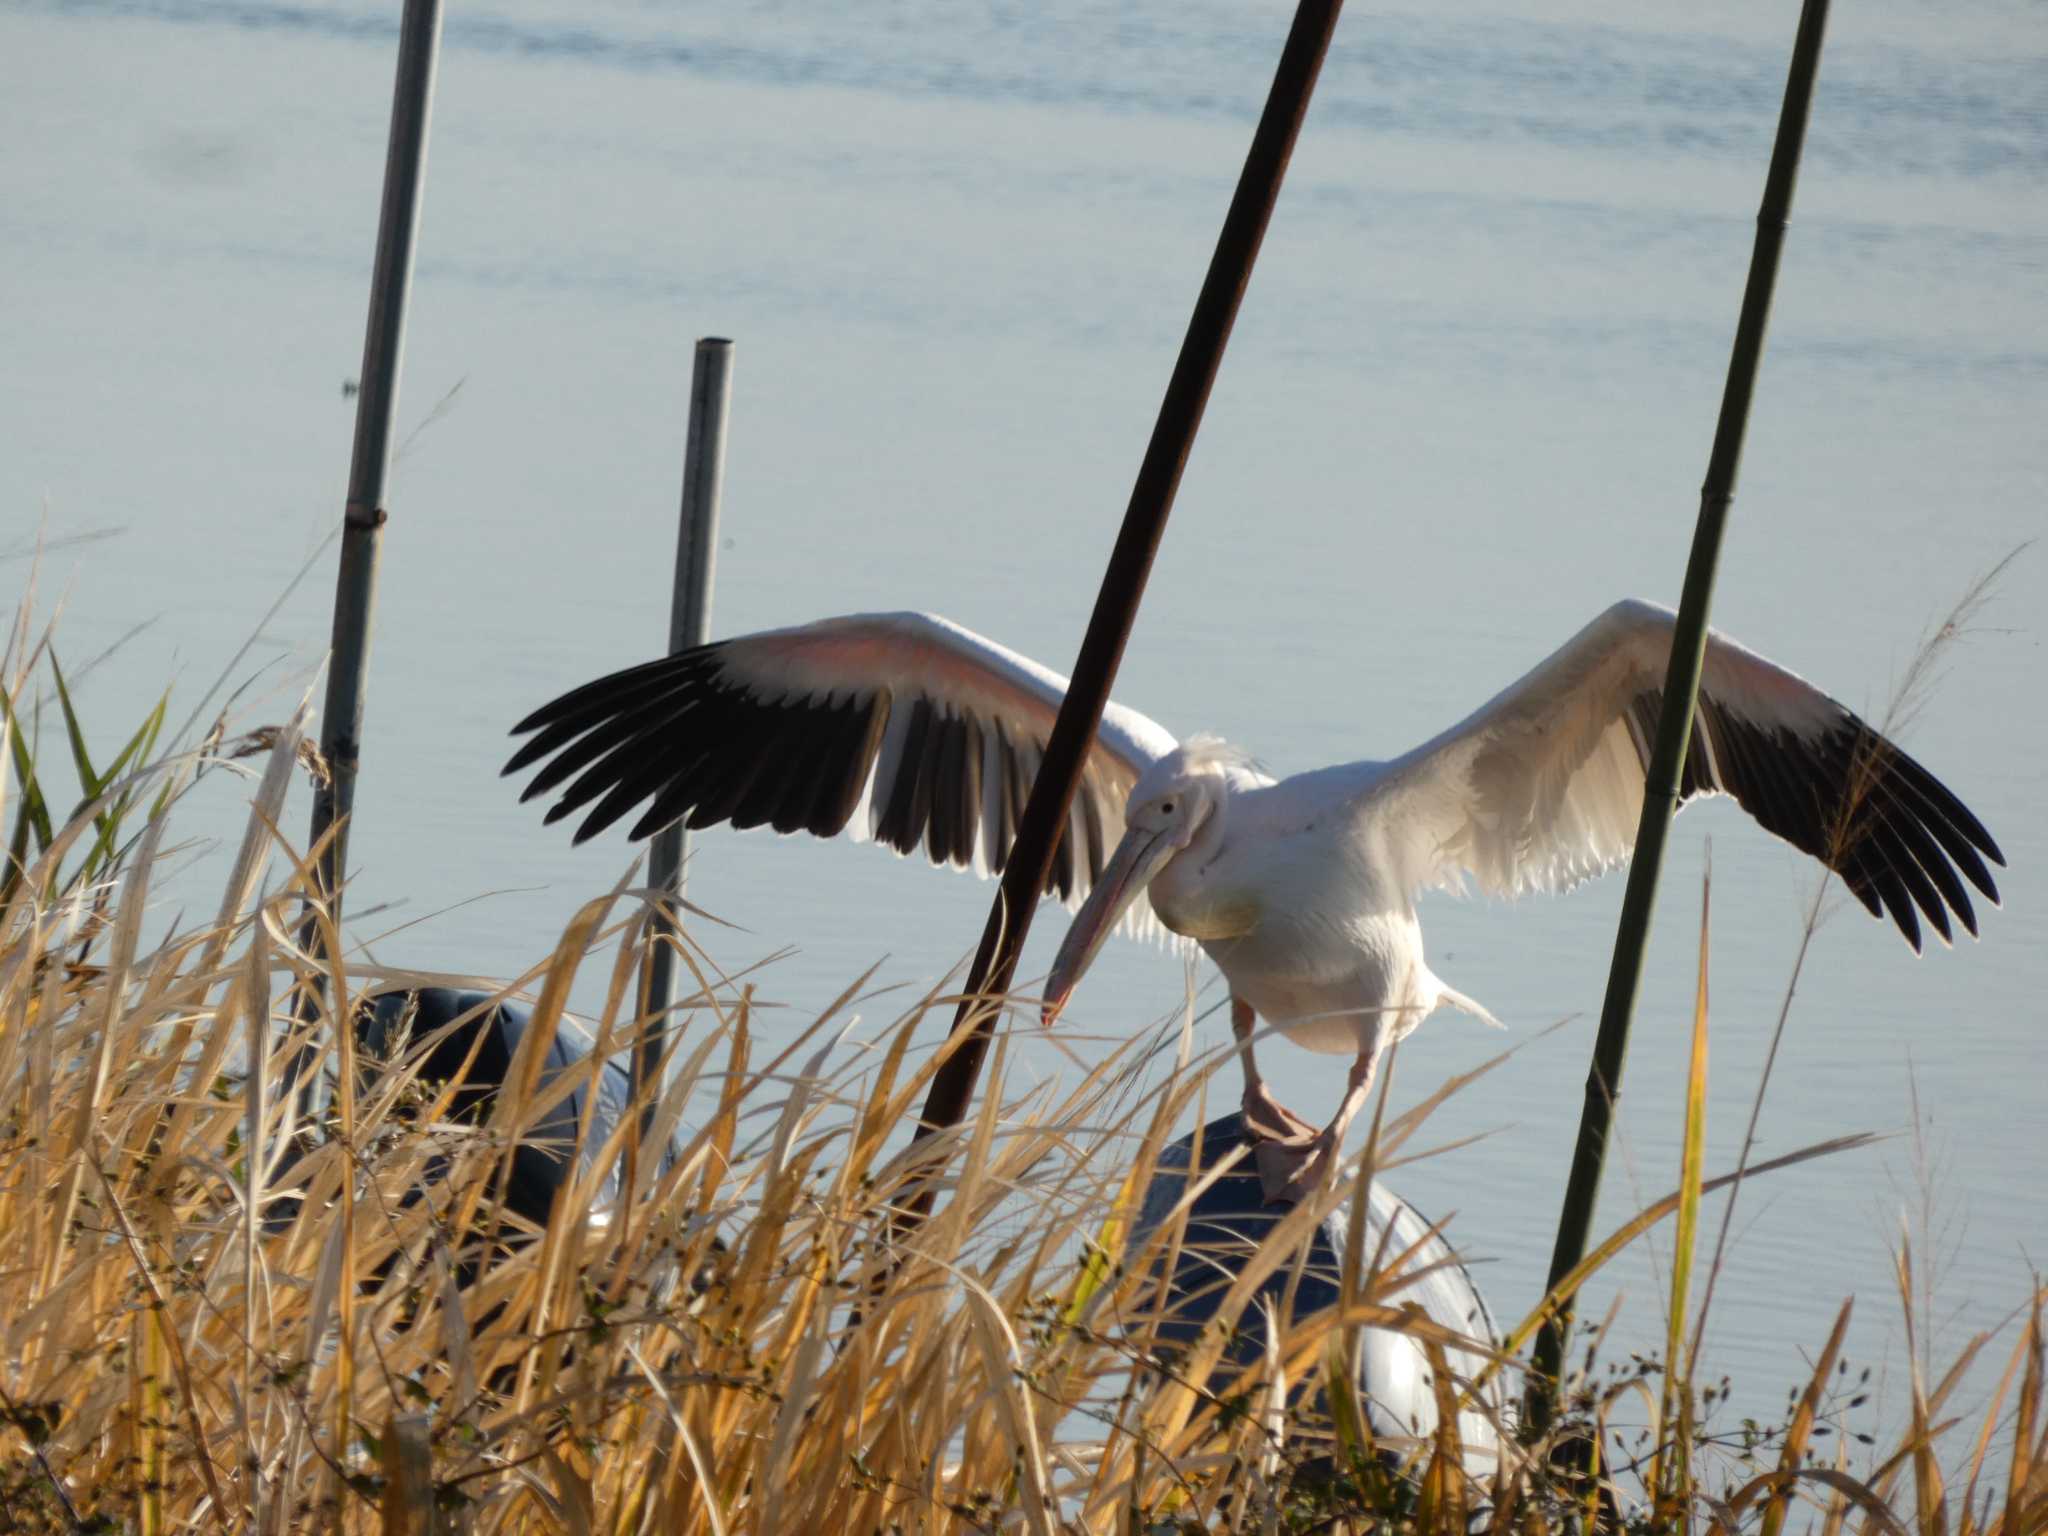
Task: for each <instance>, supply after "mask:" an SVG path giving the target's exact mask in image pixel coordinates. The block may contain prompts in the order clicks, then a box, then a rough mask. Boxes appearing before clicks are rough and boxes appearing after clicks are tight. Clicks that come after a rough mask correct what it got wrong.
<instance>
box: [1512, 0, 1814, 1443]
mask: <svg viewBox="0 0 2048 1536" xmlns="http://www.w3.org/2000/svg"><path fill="white" fill-rule="evenodd" d="M1827 12H1828V6H1827V0H1806V5H1805V8H1804V9H1803V11H1802V12H1801V14H1800V18H1799V31H1798V34H1797V36H1796V37H1795V39H1794V40H1793V44H1792V64H1791V69H1790V71H1789V73H1788V75H1787V78H1786V81H1785V100H1784V105H1783V107H1782V108H1781V110H1780V112H1779V116H1778V137H1777V143H1776V145H1775V147H1774V148H1773V149H1772V151H1771V167H1770V172H1769V174H1768V175H1767V176H1766V177H1765V180H1764V195H1763V202H1762V204H1761V206H1760V207H1759V209H1758V212H1757V216H1756V244H1755V246H1754V248H1753V250H1752V251H1751V254H1750V260H1749V279H1748V282H1747V284H1746V285H1745V286H1744V288H1743V292H1742V309H1741V313H1740V315H1739V317H1738V318H1737V320H1736V324H1735V345H1734V348H1733V351H1732V353H1731V355H1730V357H1729V360H1728V381H1727V384H1726V387H1725V388H1724V389H1723V391H1722V395H1721V415H1720V419H1719V421H1718V422H1717V424H1716V425H1715V428H1714V446H1713V449H1712V451H1711V452H1710V453H1709V455H1708V458H1707V475H1706V480H1705V481H1704V483H1703V484H1702V485H1701V487H1700V511H1699V520H1698V522H1697V523H1696V524H1695V525H1694V529H1693V539H1692V553H1691V555H1690V556H1689V557H1688V559H1687V562H1686V567H1685V586H1684V589H1683V591H1682V592H1681V594H1680V597H1679V603H1678V620H1677V625H1676V628H1675V630H1674V632H1673V634H1672V640H1671V664H1670V668H1669V670H1668V671H1667V672H1666V673H1665V677H1664V705H1663V712H1662V714H1661V715H1660V716H1659V718H1658V721H1657V739H1656V742H1655V744H1654V746H1653V747H1652V749H1651V753H1650V767H1649V772H1648V776H1647V783H1646V786H1645V789H1644V793H1643V814H1642V820H1641V822H1640V823H1639V825H1638V826H1637V829H1636V844H1635V855H1634V857H1633V859H1632V860H1631V861H1630V864H1629V871H1628V888H1627V890H1626V892H1625V893H1624V894H1623V897H1622V904H1621V922H1620V925H1619V928H1618V931H1617V932H1616V934H1615V940H1614V958H1613V961H1612V964H1611V965H1610V967H1609V970H1608V974H1607V995H1606V998H1605V1001H1604V1002H1603V1003H1602V1004H1601V1008H1600V1032H1599V1036H1598V1038H1597V1039H1596V1040H1595V1042H1594V1046H1593V1064H1592V1067H1591V1070H1590V1071H1588V1073H1587V1074H1586V1092H1585V1104H1584V1107H1583V1108H1582V1110H1581V1112H1580V1119H1579V1135H1578V1142H1577V1144H1576V1146H1575V1147H1574V1148H1573V1152H1572V1170H1571V1176H1570V1178H1569V1180H1568V1181H1567V1183H1566V1185H1565V1195H1564V1207H1563V1210H1562V1211H1561V1212H1560V1214H1559V1216H1558V1225H1557V1244H1556V1247H1555V1250H1554V1251H1553V1253H1552V1255H1551V1259H1550V1278H1549V1280H1548V1281H1547V1282H1546V1289H1547V1290H1555V1289H1556V1287H1557V1286H1558V1284H1559V1283H1560V1282H1561V1281H1562V1280H1563V1279H1564V1278H1565V1276H1567V1275H1568V1274H1570V1273H1571V1271H1572V1270H1573V1269H1574V1268H1575V1267H1576V1266H1577V1265H1578V1262H1579V1260H1580V1259H1581V1258H1583V1257H1584V1255H1585V1251H1586V1241H1587V1238H1588V1236H1589V1235H1590V1233H1591V1231H1592V1226H1593V1207H1594V1203H1595V1200H1596V1198H1597V1197H1598V1195H1599V1189H1600V1172H1601V1168H1602V1166H1603V1163H1604V1161H1605V1158H1606V1155H1607V1136H1608V1131H1609V1129H1610V1127H1611V1126H1612V1124H1613V1120H1614V1106H1615V1105H1616V1103H1618V1102H1619V1101H1620V1098H1621V1073H1622V1068H1623V1066H1624V1065H1625V1064H1626V1061H1627V1057H1628V1030H1629V1022H1630V1019H1631V1017H1632V1016H1633V1014H1634V1011H1635V1001H1636V992H1637V990H1638V988H1639V987H1640V985H1641V982H1642V976H1643V955H1644V951H1645V950H1646V948H1647V947H1648V944H1649V936H1650V920H1651V916H1652V913H1653V910H1654V908H1655V905H1656V896H1657V875H1658V871H1659V870H1660V869H1661V868H1662V866H1663V862H1664V846H1665V842H1666V835H1667V833H1668V832H1669V830H1670V826H1671V818H1672V815H1673V814H1674V813H1675V812H1676V811H1677V809H1678V787H1679V774H1680V770H1681V768H1682V767H1683V765H1684V763H1685V753H1686V748H1687V745H1688V743H1689V742H1690V740H1691V736H1692V721H1693V704H1694V700H1695V697H1696V695H1697V694H1698V692H1699V684H1700V670H1701V668H1702V666H1703V665H1704V664H1705V660H1706V650H1707V612H1708V609H1709V607H1710V606H1711V604H1712V599H1713V593H1714V575H1715V572H1716V570H1717V569H1718V567H1719V564H1720V559H1721V536H1722V532H1723V530H1724V529H1725V528H1726V526H1727V522H1728V509H1729V506H1730V505H1731V504H1732V503H1733V502H1734V500H1735V479H1736V472H1737V470H1738V469H1739V468H1740V466H1741V462H1742V439H1743V434H1744V432H1745V431H1746V430H1747V428H1748V425H1749V407H1750V400H1751V398H1752V396H1753V395H1754V394H1755V391H1756V376H1757V370H1758V367H1759V365H1760V364H1761V362H1762V360H1763V351H1764V332H1765V330H1766V328H1767V326H1768V324H1769V320H1770V312H1771V291H1772V288H1773V287H1774V286H1775V284H1776V282H1777V276H1778V257H1779V254H1780V253H1781V251H1782V250H1783V249H1784V244H1785V226H1786V224H1787V223H1788V222H1789V220H1790V217H1791V213H1792V192H1793V188H1794V186H1795V184H1796V183H1797V181H1798V179H1799V155H1800V150H1801V148H1802V146H1803V145H1804V143H1805V141H1806V121H1807V116H1808V112H1809V110H1810V108H1811V106H1812V103H1813V82H1814V77H1815V75H1816V73H1817V72H1818V71H1819V68H1820V51H1821V41H1822V37H1823V35H1824V34H1825V32H1826V30H1827ZM1571 1300H1572V1298H1569V1297H1567V1298H1565V1299H1564V1302H1563V1304H1562V1305H1561V1306H1559V1308H1558V1309H1557V1311H1556V1312H1555V1313H1554V1314H1553V1316H1552V1317H1551V1319H1550V1321H1549V1322H1547V1323H1545V1324H1544V1327H1543V1331H1542V1332H1541V1333H1540V1334H1539V1335H1538V1336H1537V1340H1536V1350H1535V1356H1534V1359H1533V1362H1532V1366H1531V1371H1530V1375H1529V1389H1528V1395H1527V1400H1526V1421H1527V1427H1528V1429H1529V1431H1530V1432H1531V1433H1537V1432H1541V1431H1542V1430H1543V1429H1544V1428H1545V1427H1547V1426H1548V1424H1549V1422H1550V1418H1551V1412H1552V1409H1553V1408H1554V1406H1555V1397H1556V1392H1557V1385H1558V1373H1559V1368H1560V1366H1561V1365H1562V1363H1563V1360H1564V1343H1565V1336H1566V1334H1567V1333H1568V1332H1569V1330H1570V1328H1571V1316H1572V1313H1571ZM1666 1364H1667V1368H1669V1367H1670V1366H1671V1365H1672V1362H1666Z"/></svg>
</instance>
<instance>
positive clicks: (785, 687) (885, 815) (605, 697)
mask: <svg viewBox="0 0 2048 1536" xmlns="http://www.w3.org/2000/svg"><path fill="white" fill-rule="evenodd" d="M1066 691H1067V680H1066V679H1065V678H1064V677H1061V676H1060V675H1059V674H1058V673H1057V672H1053V671H1050V670H1048V669H1047V668H1045V667H1041V666H1040V665H1038V663H1036V662H1034V661H1032V660H1030V659H1029V658H1027V657H1024V656H1019V655H1018V654H1017V653H1016V652H1014V651H1011V650H1008V649H1006V648H1004V647H1003V646H1000V645H997V644H996V643H995V642H994V641H992V640H985V639H983V638H982V637H981V636H980V635H977V634H974V633H973V632H972V631H970V630H966V629H963V628H961V627H960V626H959V625H957V624H953V623H949V622H948V621H947V620H945V619H942V618H938V617H937V616H935V615H932V614H925V613H889V614H855V615H851V616H849V617H846V618H837V619H821V620H819V621H818V622H817V623H815V624H805V625H802V626H800V627H798V628H794V629H776V630H767V631H764V632H762V633H760V634H753V635H741V636H738V637H736V638H734V639H731V640H717V641H713V642H712V643H711V644H709V645H705V646H700V647H698V648H697V649H695V650H691V651H685V652H682V653H680V654H679V655H675V656H671V657H667V658H665V659H663V660H661V661H652V662H648V663H647V664H645V665H644V666H638V667H631V668H628V669H627V670H626V671H623V672H615V673H613V674H612V675H611V676H609V677H604V678H600V679H598V680H597V681H596V682H594V683H588V684H585V685H584V686H583V687H581V688H578V689H575V690H573V691H572V692H570V693H566V694H564V695H562V697H560V698H559V699H556V700H555V701H554V702H553V703H551V704H546V705H543V706H542V707H541V708H539V709H537V710H535V711H534V712H533V713H532V714H531V715H528V716H527V717H526V718H525V719H524V720H522V721H520V722H519V724H518V725H517V726H515V727H514V728H513V734H514V735H526V734H527V733H529V732H530V733H532V739H531V740H529V741H527V742H526V743H525V744H524V745H523V746H521V747H520V748H519V750H518V752H517V753H515V754H514V756H513V758H512V760H511V762H509V763H507V764H506V765H505V772H507V773H516V772H518V771H519V770H521V769H523V768H526V767H529V766H531V765H532V764H535V763H540V762H542V761H543V760H544V759H545V760H546V761H545V765H544V766H543V767H542V768H541V770H540V772H539V773H537V774H536V775H535V776H534V779H533V782H532V783H531V784H529V785H527V787H526V790H525V793H524V794H523V795H522V796H521V798H522V799H526V800H531V799H533V798H534V797H536V796H539V795H545V794H549V793H551V792H554V791H556V790H557V789H559V791H560V793H559V796H558V798H557V799H556V801H555V804H554V805H553V806H552V807H551V808H550V809H549V811H548V814H547V820H548V821H549V822H556V821H560V820H561V819H562V818H563V817H565V816H570V815H574V814H576V813H578V812H583V821H582V824H581V825H580V826H579V827H578V828H577V829H576V841H578V842H582V841H583V840H584V839H585V838H589V837H593V836H595V835H596V834H597V833H599V832H601V831H603V830H604V829H605V828H606V827H609V826H611V825H612V824H613V823H614V822H616V821H618V820H620V819H621V818H622V817H624V816H626V815H627V814H629V813H631V812H633V811H636V810H637V811H638V812H639V817H638V819H637V820H636V821H635V822H634V823H633V827H632V832H631V836H633V837H636V838H639V837H646V836H648V835H649V834H650V833H653V832H655V831H657V830H658V829H660V828H661V827H664V826H667V825H668V824H669V823H670V822H673V821H676V820H678V819H679V818H680V819H684V820H686V821H687V823H688V825H690V826H691V827H700V828H701V827H710V826H716V825H717V824H719V823H720V822H730V823H731V824H732V825H733V826H735V827H758V826H772V827H774V828H775V830H776V831H778V832H798V831H808V832H813V833H816V834H817V835H818V836H820V837H835V836H837V835H838V834H839V833H840V832H842V831H845V832H849V833H850V834H851V835H852V836H853V837H854V838H855V839H856V840H860V841H867V840H869V839H873V840H874V841H876V842H880V843H886V844H888V845H889V846H890V847H891V848H894V849H895V850H896V851H897V852H898V853H902V854H911V853H916V852H917V851H918V850H919V849H923V851H924V853H925V855H926V856H927V857H928V858H929V859H930V860H931V862H932V863H934V864H951V865H957V866H959V867H961V868H968V869H973V870H974V871H975V872H977V873H979V874H984V875H986V874H989V873H992V872H1000V871H1001V870H1002V868H1003V866H1004V864H1005V863H1006V862H1007V860H1008V859H1009V855H1010V845H1011V843H1012V842H1013V841H1014V840H1015V837H1016V831H1017V821H1018V818H1019V817H1020V816H1022V814H1023V811H1024V800H1025V797H1026V795H1028V794H1029V793H1030V789H1031V783H1032V780H1033V778H1034V777H1035V776H1036V775H1037V772H1038V765H1039V762H1040V760H1041V759H1042V758H1043V756H1044V752H1045V743H1046V739H1047V738H1048V737H1049V736H1050V735H1051V734H1052V726H1053V720H1054V718H1055V717H1056V716H1057V715H1058V713H1059V707H1060V701H1061V700H1062V699H1063V698H1065V696H1066ZM1175 745H1176V743H1175V740H1174V737H1173V735H1172V733H1171V732H1169V731H1167V730H1166V729H1165V728H1164V727H1162V726H1160V725H1158V724H1156V723H1154V722H1153V721H1151V720H1149V719H1147V718H1146V717H1145V716H1144V715H1141V714H1139V713H1138V712H1137V711H1136V710H1131V709H1126V708H1124V707H1123V706H1122V705H1120V704H1111V705H1110V706H1109V707H1108V709H1107V710H1105V711H1104V712H1103V717H1102V725H1101V728H1100V729H1099V730H1098V731H1097V733H1096V737H1095V745H1094V747H1093V748H1092V749H1091V751H1090V752H1089V755H1088V758H1087V761H1086V763H1085V765H1084V767H1083V772H1082V780H1081V787H1080V790H1079V792H1078V793H1077V794H1076V795H1075V798H1074V809H1073V812H1072V815H1071V819H1070V821H1069V824H1068V827H1067V834H1066V836H1065V837H1064V838H1063V839H1062V840H1061V844H1060V850H1059V853H1058V856H1057V857H1056V859H1055V861H1054V867H1053V871H1052V874H1051V876H1050V877H1049V879H1048V881H1047V887H1046V889H1047V893H1048V894H1057V895H1058V896H1060V897H1061V898H1062V899H1063V900H1065V901H1067V902H1068V903H1069V904H1073V903H1077V902H1079V901H1080V900H1081V899H1082V898H1083V897H1084V896H1085V895H1086V894H1087V892H1088V888H1089V885H1090V884H1091V882H1092V881H1093V879H1094V877H1095V876H1096V875H1097V874H1098V873H1099V872H1100V870H1101V868H1102V861H1103V859H1104V858H1105V857H1106V856H1107V850H1109V849H1112V848H1114V847H1115V846H1116V844H1117V840H1118V839H1119V838H1120V837H1122V835H1123V813H1124V802H1125V800H1126V799H1127V798H1128V796H1129V794H1130V790H1131V786H1132V785H1133V784H1134V783H1136V782H1137V779H1138V776H1139V775H1140V774H1141V773H1143V772H1144V770H1145V769H1146V768H1147V767H1149V766H1150V765H1151V764H1152V763H1153V761H1154V760H1156V759H1157V758H1159V757H1162V756H1164V755H1165V754H1166V753H1168V752H1170V751H1172V750H1173V748H1174V746H1175ZM586 807H587V808H588V809H587V810H586Z"/></svg>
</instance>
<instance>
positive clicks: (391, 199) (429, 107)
mask: <svg viewBox="0 0 2048 1536" xmlns="http://www.w3.org/2000/svg"><path fill="white" fill-rule="evenodd" d="M440 41H441V5H440V0H406V3H405V12H404V15H403V16H402V18H401V19H400V21H399V29H398V73H397V80H396V82H395V84H394V85H393V87H392V94H391V135H390V141H389V145H388V147H387V149H386V152H385V159H384V200H383V207H382V211H381V212H380V214H379V216H378V221H377V257H376V266H375V267H374V269H373V271H372V275H371V278H370V315H369V323H368V326H367V329H366V331H365V334H364V338H363V372H362V388H361V391H360V393H359V394H358V396H357V398H356V433H355V450H354V455H353V457H352V459H351V461H350V464H349V477H348V504H347V507H346V509H345V510H344V512H343V515H342V535H341V568H340V571H339V573H338V575H337V576H336V579H335V587H334V637H333V641H332V645H331V648H330V652H329V656H328V668H327V702H326V706H325V708H324V709H323V710H322V711H321V716H320V755H321V756H322V757H323V758H324V759H325V760H326V762H327V780H326V782H325V783H323V784H320V785H319V786H317V787H316V788H315V790H314V793H313V830H312V834H311V844H312V846H315V847H317V846H319V844H320V840H321V839H322V838H323V837H328V836H329V833H330V832H331V833H332V837H331V839H330V841H329V842H328V843H327V846H326V847H325V849H323V850H322V852H321V854H320V857H319V860H318V863H317V865H316V866H315V873H316V878H317V880H318V882H319V890H320V895H321V897H322V898H323V900H324V902H325V904H326V907H327V911H328V913H329V915H330V917H331V918H332V919H333V920H334V921H336V922H337V923H338V922H339V921H340V916H341V890H342V884H343V882H344V880H345V879H346V877H347V872H348V833H349V814H350V812H351V811H352V810H353V809H354V806H355V791H356V772H357V768H358V765H359V763H360V761H361V757H362V731H363V690H364V682H365V679H366V677H367V675H368V672H369V666H370V621H371V614H372V611H373V610H374V608H375V605H376V596H377V553H378V543H379V539H380V535H381V533H382V531H383V528H384V523H385V520H386V518H387V517H388V515H389V514H388V513H387V512H386V510H385V506H384V491H385V480H386V478H387V476H388V474H389V472H390V468H391V436H392V420H393V417H394V416H395V415H396V413H397V409H398V371H399V363H400V359H401V357H402V356H403V353H404V350H405V301H406V294H407V291H408V289H409V288H410V287H411V285H412V258H413V237H414V234H415V233H416V231H417V229H418V226H419V215H420V195H421V192H422V191H423V189H424V187H425V181H426V158H427V124H428V119H429V117H430V115H431V113H432V111H433V102H434V71H435V67H436V60H437V57H438V55H439V52H440ZM300 937H301V941H302V942H303V943H304V944H305V946H306V948H307V950H308V951H309V952H310V953H311V954H312V955H313V956H314V958H315V959H316V961H317V960H321V959H324V958H325V943H324V940H323V939H322V937H321V930H320V925H319V924H318V923H317V922H316V921H314V920H313V919H312V918H310V917H309V918H308V919H307V922H306V924H305V928H304V930H303V932H302V933H301V936H300ZM317 985H318V983H317V981H316V982H315V984H314V987H309V988H308V989H307V992H306V993H305V994H304V996H303V999H302V1006H301V1017H302V1018H304V1017H310V1016H311V1014H312V1013H313V1011H314V1008H315V999H316V996H317V992H316V990H315V988H317ZM299 1055H300V1053H297V1052H294V1053H292V1054H291V1056H290V1057H288V1059H287V1063H286V1067H285V1072H284V1081H285V1084H286V1090H287V1091H289V1088H290V1085H291V1084H292V1083H293V1082H295V1081H296V1080H297V1078H298V1077H299V1075H300V1073H301V1072H302V1071H303V1070H304V1065H305V1064H304V1063H303V1062H302V1061H300V1059H299Z"/></svg>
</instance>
